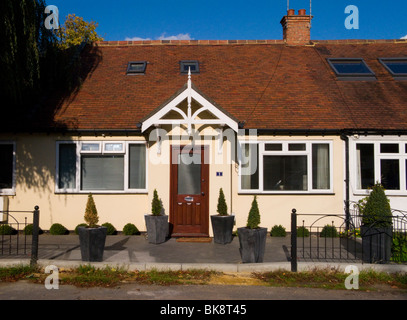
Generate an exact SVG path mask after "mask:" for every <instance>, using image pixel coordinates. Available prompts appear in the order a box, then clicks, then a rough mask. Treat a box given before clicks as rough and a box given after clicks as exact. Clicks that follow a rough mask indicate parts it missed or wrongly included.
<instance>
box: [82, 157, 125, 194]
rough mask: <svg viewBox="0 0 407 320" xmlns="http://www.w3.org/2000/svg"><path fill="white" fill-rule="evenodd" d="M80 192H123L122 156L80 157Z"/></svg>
mask: <svg viewBox="0 0 407 320" xmlns="http://www.w3.org/2000/svg"><path fill="white" fill-rule="evenodd" d="M81 162H82V172H81V173H82V179H81V189H82V190H123V189H124V157H123V156H84V155H83V156H82V161H81Z"/></svg>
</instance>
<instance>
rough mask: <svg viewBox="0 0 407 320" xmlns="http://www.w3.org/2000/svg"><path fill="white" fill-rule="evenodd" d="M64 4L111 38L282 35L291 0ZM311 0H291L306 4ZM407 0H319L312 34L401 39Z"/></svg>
mask: <svg viewBox="0 0 407 320" xmlns="http://www.w3.org/2000/svg"><path fill="white" fill-rule="evenodd" d="M46 3H47V5H56V6H57V7H58V9H59V15H60V23H63V21H64V18H65V16H66V15H67V14H69V13H74V14H76V15H78V16H81V17H83V18H84V19H85V20H87V21H91V20H93V21H96V22H98V23H99V27H98V29H97V31H98V33H99V34H100V35H101V36H102V37H104V38H105V40H126V39H195V40H199V39H201V40H208V39H211V40H212V39H220V40H235V39H246V40H249V39H250V40H251V39H282V27H281V25H280V20H281V18H282V17H283V15H285V14H286V12H287V0H267V1H265V0H262V1H254V0H252V1H247V0H246V1H242V0H224V1H221V0H195V1H194V0H189V1H187V0H149V1H146V0H144V1H139V0H132V1H131V0H116V1H106V0H69V1H67V0H46ZM309 5H310V1H309V0H290V8H292V9H295V10H296V11H297V10H298V9H306V10H307V14H308V12H309ZM348 5H355V6H357V8H358V9H359V29H357V30H356V29H351V30H348V29H346V28H345V24H344V22H345V19H346V17H347V16H348V15H349V14H346V13H345V8H346V7H347V6H348ZM406 12H407V0H325V1H322V0H313V1H312V15H313V16H314V19H313V21H312V29H311V38H312V39H315V40H325V39H399V38H401V37H405V36H407V18H406Z"/></svg>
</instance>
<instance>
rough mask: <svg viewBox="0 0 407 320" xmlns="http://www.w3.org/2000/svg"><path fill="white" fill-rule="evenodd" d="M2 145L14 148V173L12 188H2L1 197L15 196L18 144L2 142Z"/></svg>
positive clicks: (0, 142)
mask: <svg viewBox="0 0 407 320" xmlns="http://www.w3.org/2000/svg"><path fill="white" fill-rule="evenodd" d="M0 144H2V145H4V144H9V145H12V146H13V169H12V170H13V172H12V182H11V188H0V196H14V195H15V194H16V143H15V141H0Z"/></svg>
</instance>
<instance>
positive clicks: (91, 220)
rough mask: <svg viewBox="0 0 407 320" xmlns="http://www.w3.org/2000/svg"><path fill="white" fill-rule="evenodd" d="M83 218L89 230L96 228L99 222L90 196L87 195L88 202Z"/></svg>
mask: <svg viewBox="0 0 407 320" xmlns="http://www.w3.org/2000/svg"><path fill="white" fill-rule="evenodd" d="M84 218H85V221H86V223H87V224H88V226H89V228H96V226H97V223H98V222H99V216H98V211H97V209H96V204H95V200H93V196H92V194H89V195H88V202H87V203H86V209H85V217H84Z"/></svg>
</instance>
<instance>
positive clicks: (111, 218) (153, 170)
mask: <svg viewBox="0 0 407 320" xmlns="http://www.w3.org/2000/svg"><path fill="white" fill-rule="evenodd" d="M163 129H166V128H165V127H163ZM167 132H168V135H167V138H168V136H173V135H175V137H174V138H175V139H174V140H172V141H169V140H168V139H164V140H163V142H162V144H161V153H157V148H158V143H156V142H150V143H149V148H148V150H147V154H148V168H147V188H148V194H146V193H144V194H129V193H128V194H111V193H110V194H109V193H106V194H95V195H94V199H95V202H96V206H97V209H98V213H99V217H100V220H99V223H104V222H110V223H112V224H113V225H114V226H115V227H116V228H117V229H118V230H122V228H123V226H124V225H125V224H126V223H129V222H131V223H134V224H135V225H136V226H137V227H138V228H139V230H140V231H145V222H144V214H146V213H149V212H150V206H151V200H152V194H153V190H154V189H155V188H156V189H157V191H158V194H159V196H160V198H161V199H162V202H163V204H164V209H165V213H166V214H169V202H170V199H169V193H170V190H169V187H170V183H169V179H170V169H169V151H170V145H172V144H174V145H179V144H187V142H188V141H187V140H180V139H178V138H177V137H176V136H177V132H174V131H173V130H170V128H167ZM153 134H155V133H153ZM153 134H152V136H150V137H149V140H150V141H151V140H156V139H155V138H154V137H153ZM217 134H218V133H217V131H216V130H214V129H213V128H211V127H202V128H201V130H200V133H199V137H200V138H201V140H200V139H198V141H197V144H206V145H209V146H210V153H211V162H210V177H209V183H210V195H209V204H210V205H209V214H210V215H212V214H216V206H217V199H218V193H219V189H220V188H221V187H222V188H223V190H224V193H225V196H226V201H227V204H228V208H229V211H230V212H233V213H234V214H235V215H236V226H235V228H237V227H241V226H245V224H246V221H247V214H248V212H249V210H250V205H251V201H252V199H253V195H247V194H239V192H238V181H239V180H238V179H239V176H238V166H237V163H236V161H234V160H233V159H231V158H230V155H231V152H230V150H231V143H230V141H225V142H224V143H223V146H222V153H218V142H217V141H215V139H213V137H215V136H216V135H217ZM203 137H205V138H206V140H205V139H203ZM71 139H79V140H87V141H88V140H97V141H107V140H111V141H135V140H137V141H140V140H144V137H130V136H129V137H117V136H116V137H110V136H109V137H107V136H106V137H103V136H98V137H95V136H92V137H69V136H62V135H61V136H59V135H52V134H50V135H46V134H35V135H34V134H33V135H28V134H27V135H15V136H10V135H8V136H0V140H7V141H14V142H15V143H16V192H15V195H13V196H9V210H32V209H33V208H34V206H35V205H38V206H39V207H40V212H41V214H40V227H41V228H42V229H44V230H47V229H49V227H50V226H51V225H52V224H53V223H61V224H63V225H64V226H65V227H67V228H68V229H70V230H73V229H74V228H75V227H76V225H78V224H79V223H83V222H84V220H83V215H84V210H85V206H86V200H87V194H58V193H55V171H56V141H66V140H71ZM261 139H262V140H268V141H269V140H275V141H280V140H287V139H288V140H329V141H333V163H334V170H333V174H334V177H333V183H334V186H333V188H334V193H333V194H324V195H258V201H259V208H260V213H261V225H262V226H264V227H267V228H268V229H269V230H270V228H271V227H272V226H273V225H275V224H282V225H283V226H285V227H286V228H287V230H289V228H290V213H291V209H292V208H296V209H297V211H298V212H302V213H342V212H343V198H344V197H343V145H342V141H341V139H340V138H339V137H295V138H294V137H293V138H288V137H261ZM217 172H222V174H223V175H222V176H216V173H217ZM232 198H233V199H232ZM19 216H21V215H19V214H16V217H17V219H19ZM211 229H212V228H211V225H210V226H209V230H210V234H211V235H212V230H211Z"/></svg>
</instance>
